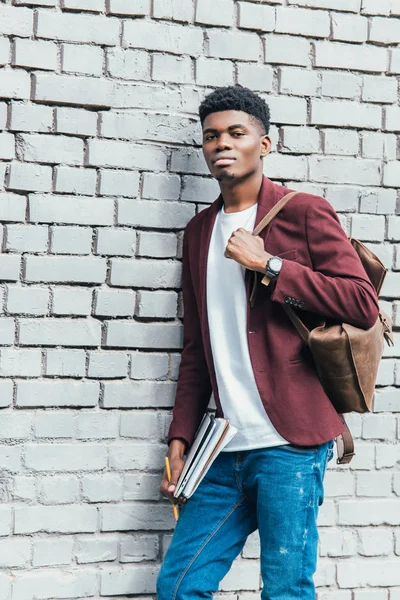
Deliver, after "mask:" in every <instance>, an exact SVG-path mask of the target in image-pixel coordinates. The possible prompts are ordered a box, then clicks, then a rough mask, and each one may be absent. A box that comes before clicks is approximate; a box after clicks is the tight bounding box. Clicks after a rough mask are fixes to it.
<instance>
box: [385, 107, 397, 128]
mask: <svg viewBox="0 0 400 600" xmlns="http://www.w3.org/2000/svg"><path fill="white" fill-rule="evenodd" d="M399 115H400V107H399V106H388V107H386V108H385V129H386V131H400V125H399Z"/></svg>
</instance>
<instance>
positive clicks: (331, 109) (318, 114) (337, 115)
mask: <svg viewBox="0 0 400 600" xmlns="http://www.w3.org/2000/svg"><path fill="white" fill-rule="evenodd" d="M381 120H382V110H381V108H380V107H378V106H375V105H373V104H357V103H356V102H348V101H346V100H336V101H327V100H320V99H315V100H312V101H311V123H312V124H315V125H334V126H339V127H364V128H366V129H380V127H381Z"/></svg>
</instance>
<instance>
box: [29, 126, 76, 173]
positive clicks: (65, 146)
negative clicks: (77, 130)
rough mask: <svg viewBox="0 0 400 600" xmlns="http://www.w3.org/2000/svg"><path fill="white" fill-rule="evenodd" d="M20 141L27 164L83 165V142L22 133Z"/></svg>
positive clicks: (53, 136) (60, 136)
mask: <svg viewBox="0 0 400 600" xmlns="http://www.w3.org/2000/svg"><path fill="white" fill-rule="evenodd" d="M20 140H21V143H22V156H23V158H24V160H26V161H27V162H39V163H40V162H42V163H61V162H62V163H67V164H70V165H81V164H83V141H82V140H80V139H78V138H72V137H67V136H62V135H56V136H55V135H45V134H41V135H37V134H32V135H29V134H26V133H23V134H21V136H20Z"/></svg>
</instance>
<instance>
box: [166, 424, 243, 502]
mask: <svg viewBox="0 0 400 600" xmlns="http://www.w3.org/2000/svg"><path fill="white" fill-rule="evenodd" d="M236 433H237V429H236V427H233V425H231V424H230V423H229V420H228V419H221V418H217V417H214V415H212V414H208V413H207V414H205V415H204V417H203V420H202V421H201V423H200V426H199V428H198V430H197V433H196V435H195V439H194V442H193V444H192V447H191V449H190V451H189V454H188V455H187V458H186V462H185V466H184V467H183V470H182V473H181V476H180V477H179V480H178V483H177V486H176V488H175V492H174V496H175V498H179V497H180V496H182V497H183V498H190V496H192V494H194V492H195V491H196V489H197V488H198V486H199V484H200V483H201V481H202V479H203V478H204V476H205V474H206V473H207V471H208V469H209V468H210V467H211V465H212V463H213V462H214V460H215V459H216V458H217V456H218V454H219V453H220V452H221V450H222V449H223V448H224V447H225V446H226V445H227V444H228V443H229V442H230V441H231V439H232V438H233V437H234V435H235V434H236Z"/></svg>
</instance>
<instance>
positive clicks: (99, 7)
mask: <svg viewBox="0 0 400 600" xmlns="http://www.w3.org/2000/svg"><path fill="white" fill-rule="evenodd" d="M61 3H62V7H63V8H69V9H70V10H88V11H93V12H103V11H104V2H103V0H61Z"/></svg>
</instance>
